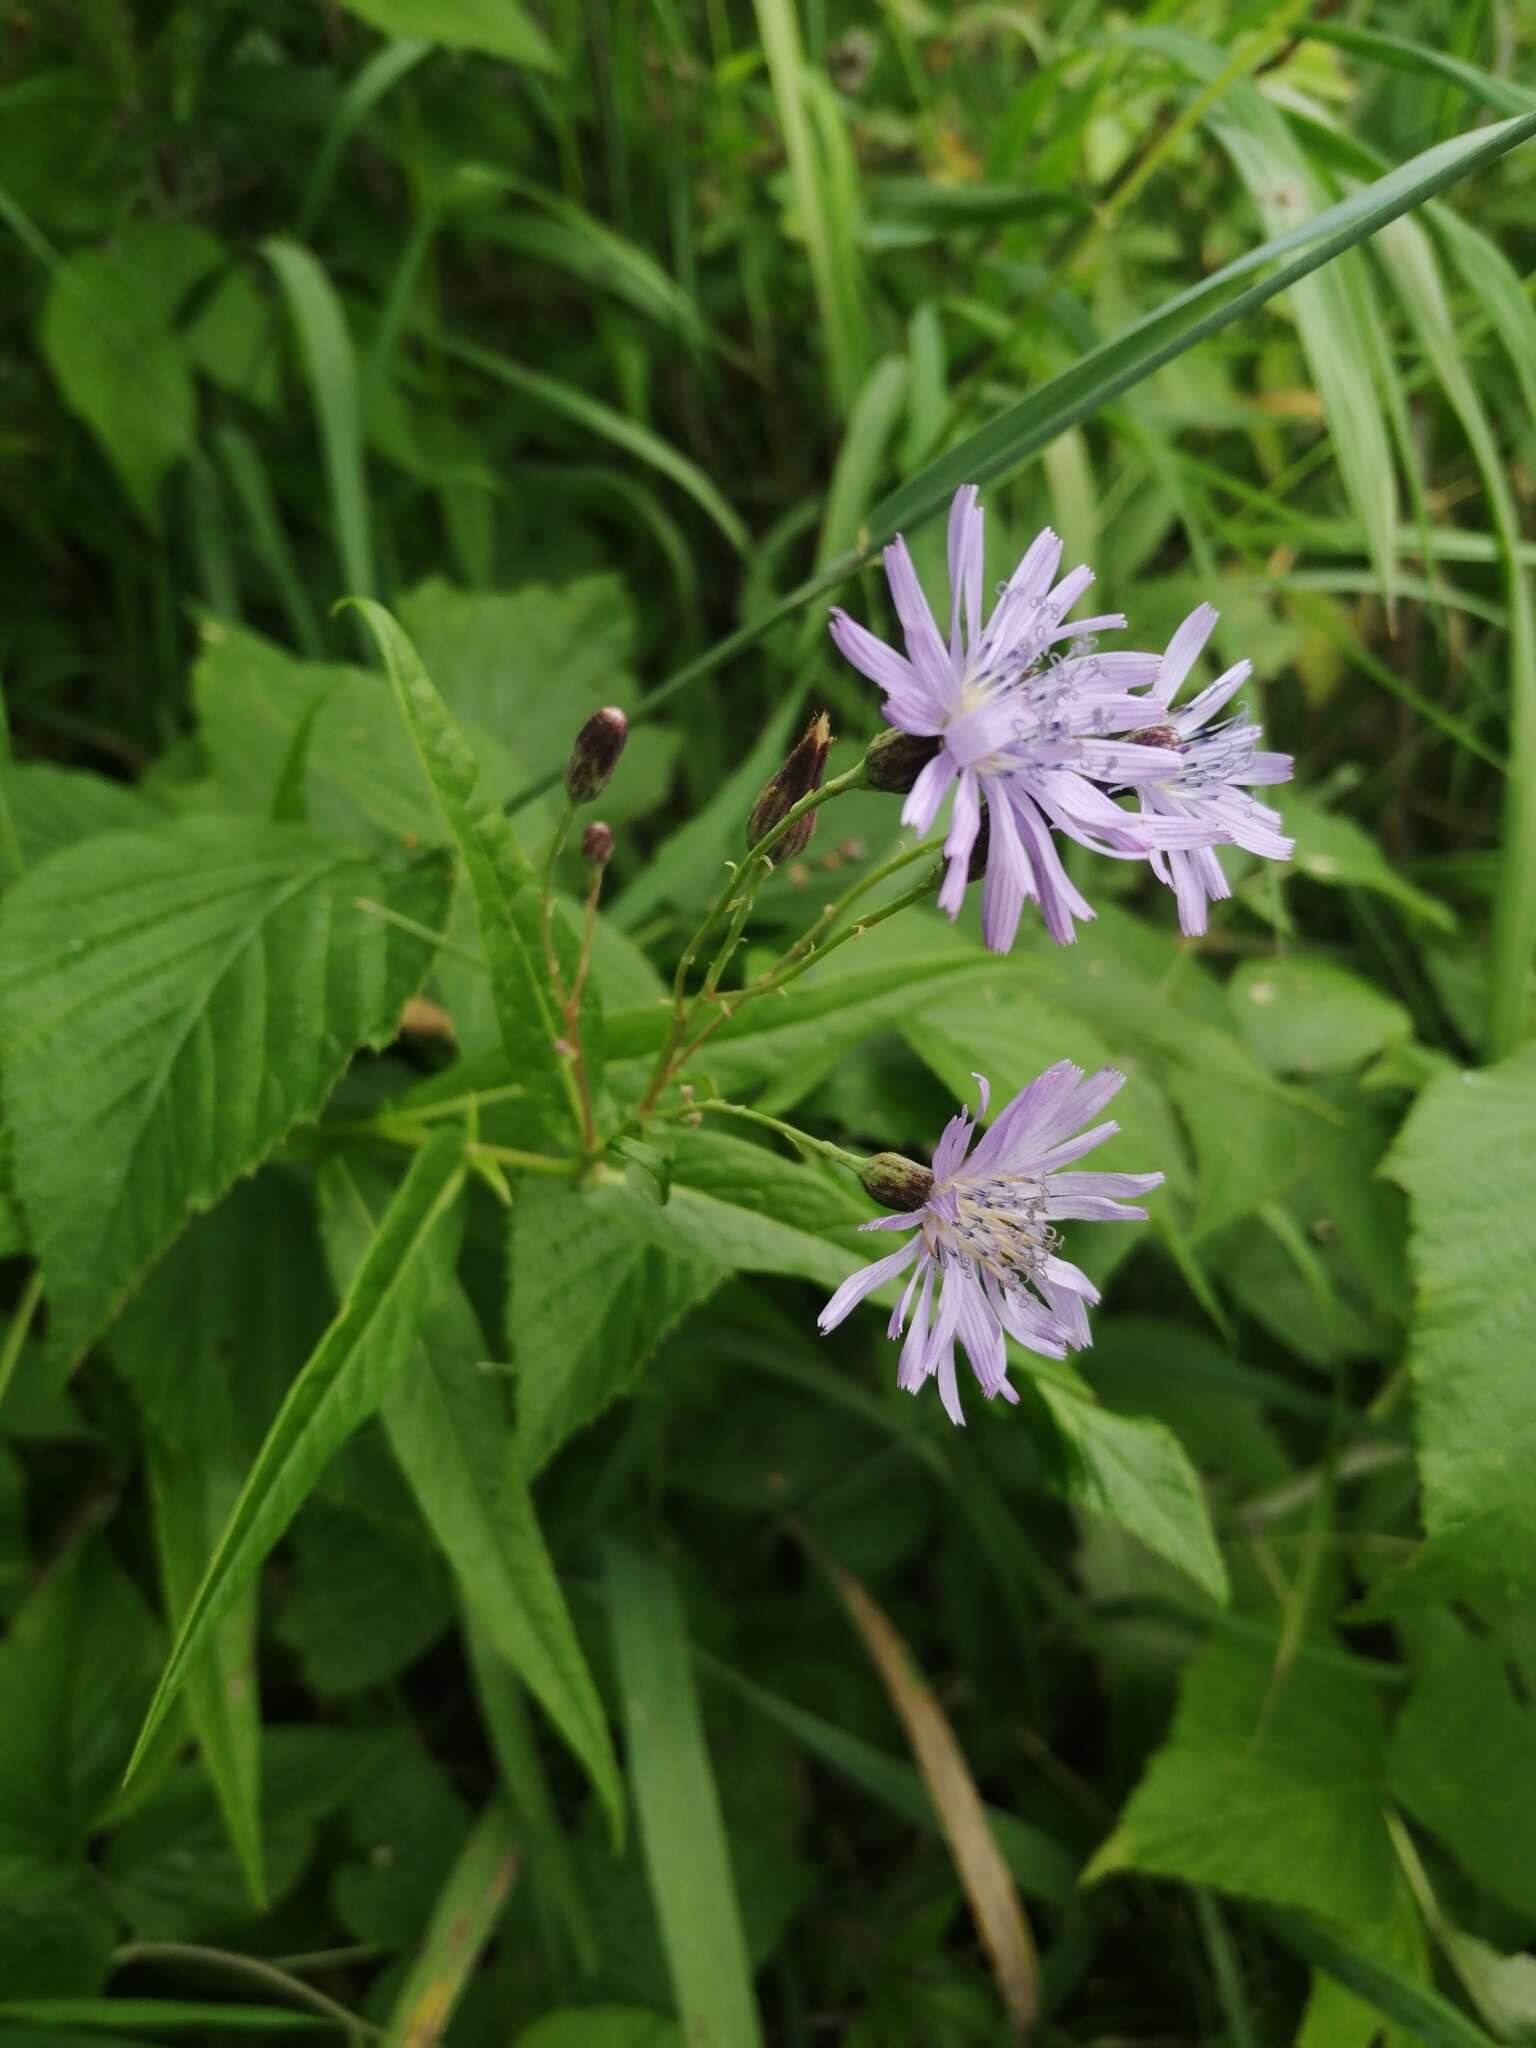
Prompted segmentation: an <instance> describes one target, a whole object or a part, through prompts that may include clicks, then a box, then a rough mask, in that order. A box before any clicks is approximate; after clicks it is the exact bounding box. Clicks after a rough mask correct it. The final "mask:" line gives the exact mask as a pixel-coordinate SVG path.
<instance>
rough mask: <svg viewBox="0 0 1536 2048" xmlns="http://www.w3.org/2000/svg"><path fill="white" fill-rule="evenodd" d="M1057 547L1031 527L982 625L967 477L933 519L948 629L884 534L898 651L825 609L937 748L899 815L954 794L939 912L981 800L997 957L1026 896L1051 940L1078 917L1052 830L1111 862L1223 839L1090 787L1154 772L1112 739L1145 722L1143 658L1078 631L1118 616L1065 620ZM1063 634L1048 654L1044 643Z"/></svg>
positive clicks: (896, 716)
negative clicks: (942, 522) (944, 557)
mask: <svg viewBox="0 0 1536 2048" xmlns="http://www.w3.org/2000/svg"><path fill="white" fill-rule="evenodd" d="M1060 564H1061V541H1060V540H1059V539H1058V537H1057V536H1056V535H1055V534H1054V533H1052V532H1051V530H1050V529H1049V528H1048V527H1047V528H1046V529H1045V530H1044V531H1043V532H1041V533H1039V534H1037V535H1036V537H1035V539H1034V540H1033V541H1032V542H1031V543H1030V546H1029V548H1028V549H1027V551H1026V552H1025V555H1024V559H1023V560H1022V561H1021V562H1020V563H1019V566H1018V567H1017V568H1016V569H1015V570H1014V572H1013V575H1012V576H1011V577H1010V578H1009V580H1008V582H1007V584H1006V585H1005V586H1004V587H1003V590H1002V592H1001V594H1000V595H999V597H998V600H997V603H996V605H995V606H994V607H993V610H992V614H991V617H990V618H989V619H988V620H987V623H986V625H985V626H983V625H982V618H981V589H982V513H981V507H980V504H979V503H978V502H977V490H976V486H975V485H974V484H964V485H962V486H961V488H960V489H959V490H958V491H957V492H956V493H955V498H954V503H953V504H952V506H951V507H950V514H949V580H950V591H951V603H950V621H949V638H948V640H947V641H945V640H944V638H943V637H942V636H941V635H940V632H939V629H938V627H937V626H936V625H935V623H934V619H933V614H932V612H931V611H930V610H929V608H928V600H927V598H926V597H924V595H923V591H922V586H921V585H920V584H919V582H918V580H917V572H916V570H915V569H914V568H913V566H912V558H911V556H910V555H909V553H908V552H907V544H906V542H905V541H904V540H903V539H902V538H901V537H900V535H898V536H897V538H896V539H895V540H894V541H893V542H892V543H891V545H890V546H889V547H888V548H887V549H886V551H885V573H886V578H887V580H888V582H889V583H890V587H891V597H892V600H893V602H894V604H895V607H896V615H897V617H898V618H899V620H900V621H901V626H902V631H903V634H904V636H905V641H906V650H907V651H906V653H905V654H904V655H903V654H898V653H897V652H896V650H895V649H894V648H892V647H888V646H886V644H885V642H884V641H882V640H877V639H876V638H875V636H874V635H873V634H872V633H870V632H868V631H866V629H865V628H864V627H863V626H860V625H858V624H857V623H856V622H855V621H854V620H852V619H850V618H849V617H848V615H847V613H846V612H843V611H839V610H834V611H833V613H832V621H831V626H832V638H833V640H834V641H835V642H836V644H837V647H838V649H839V651H840V652H841V653H842V654H843V655H845V656H846V658H847V659H848V660H849V661H851V662H852V663H853V665H854V667H855V668H857V669H858V670H860V671H861V673H862V674H864V675H866V676H868V677H869V678H870V679H871V681H873V682H876V683H878V684H879V685H880V686H881V688H882V689H883V690H884V691H885V702H884V706H883V709H884V713H885V716H886V718H887V719H888V720H889V722H890V723H891V724H892V725H894V726H897V727H899V728H900V729H901V730H902V731H904V732H909V733H916V734H919V735H921V736H924V737H928V738H937V739H939V740H940V742H941V745H940V748H939V751H938V753H937V754H936V755H935V756H934V758H933V759H932V760H931V761H930V762H929V763H928V765H927V767H926V768H924V769H923V771H922V773H921V774H920V775H919V776H918V778H917V780H916V782H915V783H914V784H913V786H912V789H911V792H910V794H909V795H908V797H907V800H906V804H905V807H904V808H903V810H902V814H901V816H902V823H903V824H905V825H911V826H914V827H915V828H916V829H917V830H918V831H919V832H926V831H927V830H928V828H929V827H930V826H931V825H932V823H933V821H934V819H935V818H936V817H937V816H938V813H939V809H940V807H941V806H942V804H943V802H944V799H945V798H946V796H948V795H949V794H950V791H951V790H953V792H954V804H953V808H952V810H951V813H950V823H949V833H948V836H947V837H946V839H945V842H944V852H945V854H946V856H947V858H948V862H949V867H948V872H947V873H946V875H945V879H944V884H943V887H942V888H941V889H940V891H939V904H940V907H941V908H942V909H944V910H947V911H948V912H949V915H950V916H951V917H955V916H957V915H958V913H959V910H960V906H961V903H962V902H963V900H964V897H965V885H966V880H967V872H968V869H969V865H970V857H971V849H972V847H973V846H974V845H975V842H976V835H977V832H978V830H979V828H980V822H981V803H982V799H983V798H985V799H986V803H987V807H988V811H989V814H990V817H991V845H990V850H989V852H988V857H987V875H986V882H985V885H984V887H983V890H982V903H981V917H982V933H983V936H984V937H985V939H986V942H987V944H988V945H989V946H990V947H991V948H992V950H993V951H994V952H997V953H1006V952H1007V950H1008V948H1009V947H1010V946H1011V945H1012V944H1013V941H1014V936H1015V934H1016V933H1017V931H1018V927H1019V918H1020V916H1021V914H1022V911H1023V907H1024V904H1025V902H1026V901H1030V902H1038V903H1039V905H1040V908H1041V912H1042V914H1043V916H1044V918H1045V924H1046V929H1047V930H1048V931H1049V932H1050V934H1051V936H1052V938H1053V939H1056V940H1057V941H1058V942H1060V943H1065V942H1067V941H1069V940H1070V939H1072V938H1073V937H1074V936H1075V930H1076V927H1075V922H1074V920H1077V919H1088V918H1091V917H1092V916H1093V911H1092V910H1091V909H1090V908H1089V906H1088V904H1087V903H1086V902H1085V901H1084V899H1083V897H1082V896H1081V895H1080V894H1079V892H1078V890H1077V889H1076V888H1075V887H1074V886H1073V884H1072V883H1071V881H1070V880H1069V879H1068V877H1067V873H1066V870H1065V868H1064V867H1063V866H1062V862H1061V856H1060V854H1059V852H1058V851H1057V847H1056V842H1055V840H1054V838H1053V836H1052V834H1053V832H1062V833H1065V835H1066V836H1067V837H1068V838H1069V839H1075V840H1077V841H1078V843H1079V844H1080V845H1083V846H1087V847H1091V848H1092V849H1093V850H1094V851H1095V852H1098V853H1104V854H1108V855H1110V856H1112V857H1114V858H1116V859H1121V860H1143V859H1146V858H1147V857H1148V855H1150V854H1151V853H1152V852H1153V851H1154V849H1166V850H1170V851H1171V850H1173V849H1176V848H1178V849H1182V848H1189V847H1195V846H1205V845H1208V844H1209V842H1210V839H1211V837H1212V836H1213V834H1214V836H1216V837H1224V836H1226V835H1225V834H1223V833H1221V832H1220V831H1219V830H1217V828H1215V827H1214V826H1213V825H1211V824H1210V823H1209V821H1207V820H1204V819H1201V820H1199V821H1191V820H1190V819H1189V818H1187V817H1183V816H1180V815H1179V814H1177V813H1174V812H1165V811H1163V810H1161V809H1160V808H1153V807H1148V806H1144V807H1143V810H1142V812H1141V814H1140V815H1138V814H1137V813H1135V812H1133V811H1127V810H1122V809H1121V808H1120V806H1119V805H1118V804H1116V803H1114V802H1113V801H1112V800H1111V798H1110V796H1109V795H1108V793H1107V791H1106V790H1105V789H1104V788H1102V787H1100V786H1099V785H1100V784H1104V783H1109V784H1112V785H1118V786H1121V787H1124V786H1126V785H1129V784H1132V783H1135V782H1137V781H1139V779H1140V777H1141V776H1143V775H1154V774H1156V773H1157V772H1158V769H1159V762H1158V760H1157V758H1156V755H1155V752H1154V750H1153V749H1151V748H1148V747H1146V746H1142V745H1139V744H1137V743H1135V742H1129V741H1126V740H1123V739H1115V738H1113V737H1111V735H1113V734H1116V733H1121V732H1125V731H1126V730H1128V729H1129V728H1130V727H1132V726H1137V725H1144V724H1145V723H1146V722H1147V721H1146V704H1145V699H1144V698H1141V697H1137V696H1133V695H1132V694H1131V692H1132V691H1133V690H1144V689H1146V688H1147V686H1148V685H1150V684H1152V683H1153V682H1155V680H1156V678H1157V675H1158V669H1159V663H1158V659H1157V657H1156V656H1155V655H1152V654H1139V653H1134V652H1130V651H1125V652H1108V653H1101V652H1100V651H1099V650H1098V648H1097V647H1096V645H1095V643H1094V640H1093V636H1094V635H1095V634H1096V633H1098V632H1099V631H1101V630H1103V629H1106V628H1110V627H1119V626H1123V625H1124V624H1125V620H1124V618H1123V617H1122V616H1121V615H1120V614H1119V613H1118V612H1116V613H1106V614H1105V615H1103V616H1102V617H1099V618H1089V619H1079V620H1077V621H1076V622H1075V623H1073V624H1070V625H1068V624H1065V623H1064V621H1065V619H1066V615H1067V613H1068V612H1069V611H1070V610H1071V609H1072V607H1073V606H1074V605H1075V604H1076V603H1077V601H1078V599H1079V598H1080V597H1081V596H1082V595H1083V593H1084V591H1085V590H1087V588H1088V586H1089V584H1090V583H1092V581H1093V573H1092V571H1091V570H1089V569H1086V568H1078V569H1073V570H1071V571H1070V572H1069V573H1068V574H1067V575H1066V576H1063V577H1062V578H1061V579H1060V581H1059V582H1058V581H1057V580H1056V572H1057V570H1058V568H1059V567H1060ZM1062 641H1066V642H1068V643H1069V645H1068V647H1067V649H1066V651H1065V652H1064V653H1060V652H1057V651H1056V650H1057V649H1058V647H1059V643H1061V642H1062Z"/></svg>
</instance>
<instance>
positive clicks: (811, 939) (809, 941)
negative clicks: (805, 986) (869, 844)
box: [771, 839, 943, 973]
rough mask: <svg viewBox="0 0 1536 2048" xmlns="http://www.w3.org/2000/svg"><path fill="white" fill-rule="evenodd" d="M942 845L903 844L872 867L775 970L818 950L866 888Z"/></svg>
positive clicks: (935, 842)
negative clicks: (829, 930) (818, 943)
mask: <svg viewBox="0 0 1536 2048" xmlns="http://www.w3.org/2000/svg"><path fill="white" fill-rule="evenodd" d="M942 844H943V841H942V840H940V839H925V840H920V841H919V842H918V844H917V845H916V846H905V847H903V848H902V849H901V851H900V852H899V853H893V854H892V855H891V857H890V859H889V860H886V861H882V862H881V864H880V866H879V867H877V868H872V869H871V870H870V872H869V873H868V874H867V875H861V876H860V877H859V879H858V880H857V881H856V882H853V883H851V884H850V886H849V887H848V888H846V889H845V890H844V891H843V893H842V895H841V896H839V897H838V898H837V900H836V902H835V903H829V904H828V905H827V907H826V909H825V910H823V911H822V913H821V915H820V916H819V917H818V918H817V919H816V921H815V923H814V924H812V925H810V926H808V927H807V929H806V930H805V931H803V932H802V933H801V934H800V936H799V938H798V939H796V941H795V943H794V944H793V945H792V946H791V947H790V949H789V951H788V952H787V953H785V954H783V955H782V957H781V958H780V959H778V960H776V961H775V962H774V964H773V968H772V970H771V972H773V973H777V972H778V970H779V968H781V967H785V966H787V965H788V964H789V962H790V961H792V960H798V959H799V958H800V956H801V955H802V954H803V953H811V952H814V951H815V949H816V941H817V939H818V938H819V937H820V936H821V934H822V933H823V932H824V931H826V930H827V928H828V927H829V926H830V925H834V924H836V922H837V920H838V919H839V918H840V917H841V916H842V914H843V912H844V911H845V910H846V909H847V908H848V907H849V905H850V904H852V903H855V902H857V901H858V899H859V897H860V896H862V895H864V894H865V893H866V891H868V890H870V889H873V888H875V887H877V886H878V884H879V883H881V882H883V881H886V880H887V879H888V878H889V877H890V876H891V875H895V874H899V873H900V872H901V870H902V869H903V868H905V867H910V866H911V864H912V862H913V861H915V860H921V859H922V858H923V856H924V855H925V854H930V853H932V854H936V853H937V852H938V850H939V848H940V846H941V845H942Z"/></svg>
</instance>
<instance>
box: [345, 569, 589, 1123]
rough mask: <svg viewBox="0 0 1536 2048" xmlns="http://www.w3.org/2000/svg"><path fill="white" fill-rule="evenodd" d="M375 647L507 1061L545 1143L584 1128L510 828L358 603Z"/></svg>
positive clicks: (463, 749) (417, 678) (385, 624)
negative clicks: (541, 1124) (417, 762)
mask: <svg viewBox="0 0 1536 2048" xmlns="http://www.w3.org/2000/svg"><path fill="white" fill-rule="evenodd" d="M355 602H356V605H357V608H358V610H359V611H361V612H362V614H363V617H364V619H365V620H366V621H367V623H368V626H369V629H370V630H371V632H372V633H373V636H374V638H375V640H376V641H377V642H378V646H379V652H380V653H381V654H382V655H383V657H384V666H385V668H386V669H387V670H388V672H389V679H390V682H391V683H392V684H393V685H394V691H395V699H396V702H397V703H398V705H399V707H400V713H401V716H402V717H403V719H404V720H405V723H406V727H407V729H408V730H409V732H410V735H411V738H412V740H413V742H414V743H415V747H416V751H417V753H418V755H419V756H420V759H421V765H422V767H423V768H424V769H425V770H426V775H427V780H428V781H429V782H430V783H431V785H432V793H433V795H434V796H435V797H436V799H437V802H438V807H439V809H440V810H441V811H442V814H443V817H444V819H445V821H446V823H447V825H448V829H449V831H450V833H451V834H452V836H453V841H454V844H455V845H456V846H457V848H458V850H459V854H460V856H461V858H462V859H463V861H464V865H465V868H466V870H467V872H468V875H469V884H470V889H471V891H472V893H473V895H474V902H475V916H476V920H477V922H478V924H479V927H480V943H481V946H482V947H483V949H484V952H485V961H486V967H487V969H488V971H489V973H490V977H491V986H492V989H493V990H494V992H495V996H496V1015H497V1022H498V1024H499V1026H500V1029H501V1038H502V1045H503V1046H504V1048H505V1050H506V1054H507V1059H508V1061H509V1063H510V1064H511V1067H512V1069H513V1071H514V1072H515V1073H516V1074H517V1076H518V1078H519V1080H521V1081H524V1082H525V1083H526V1085H527V1087H528V1091H529V1095H530V1098H531V1100H532V1101H533V1102H534V1104H535V1106H536V1107H537V1108H538V1110H539V1112H540V1114H541V1116H542V1117H543V1119H544V1121H545V1123H546V1126H547V1127H548V1129H549V1131H550V1134H551V1135H552V1136H558V1137H568V1136H570V1135H572V1134H573V1133H575V1132H577V1131H579V1129H580V1127H581V1118H580V1108H579V1105H578V1103H577V1100H576V1095H575V1089H574V1085H573V1083H572V1079H571V1073H570V1067H569V1064H568V1062H566V1061H565V1060H563V1059H562V1058H561V1057H560V1055H559V1054H558V1053H557V1052H556V1051H555V1042H556V1040H557V1039H558V1038H559V1036H560V1031H559V1026H558V1021H557V1006H556V1004H555V1000H554V996H553V993H552V992H551V990H550V988H549V985H548V975H547V972H546V970H545V966H544V961H543V958H542V956H541V952H540V949H539V943H538V885H537V883H536V882H535V880H534V876H533V870H532V868H531V867H530V866H529V864H528V860H527V857H526V856H525V854H524V853H523V851H522V849H521V847H520V846H519V845H518V843H517V840H516V838H515V837H514V835H513V832H512V828H511V826H510V825H509V824H508V822H507V820H506V818H505V817H504V816H503V815H502V813H501V812H500V810H499V809H498V808H496V806H495V805H494V804H488V803H487V801H486V798H485V796H484V794H483V792H482V790H481V787H480V772H479V768H478V766H477V764H476V761H475V758H474V755H473V754H472V753H471V751H470V749H469V747H468V745H467V744H466V742H465V739H464V735H463V734H462V733H461V732H460V730H459V728H458V726H457V725H456V724H455V722H454V719H453V717H452V714H451V713H450V712H449V710H448V707H447V706H446V704H444V702H443V700H442V698H441V697H440V696H439V695H438V693H437V691H436V690H435V689H434V687H433V685H432V683H431V682H430V680H429V679H428V676H427V673H426V670H425V669H424V668H423V667H422V665H421V661H420V658H419V657H418V655H417V653H416V650H415V648H414V647H413V646H412V645H411V643H410V641H409V640H408V639H407V638H406V637H405V634H404V633H403V632H402V631H401V630H400V627H399V626H398V625H397V624H396V622H395V620H394V619H393V618H392V617H391V616H390V614H389V613H388V612H387V611H385V609H384V607H383V606H382V605H377V604H373V603H371V602H370V601H369V600H367V599H364V598H359V599H357V600H355Z"/></svg>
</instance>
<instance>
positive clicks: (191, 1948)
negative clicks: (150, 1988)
mask: <svg viewBox="0 0 1536 2048" xmlns="http://www.w3.org/2000/svg"><path fill="white" fill-rule="evenodd" d="M130 1963H167V1964H176V1963H188V1964H191V1965H192V1966H193V1967H194V1968H196V1969H215V1970H225V1971H227V1972H228V1973H229V1974H230V1975H231V1976H236V1977H244V1978H245V1979H246V1980H247V1981H248V1982H249V1983H252V1984H261V1985H264V1986H265V1987H266V1989H267V1990H268V1991H273V1992H276V1993H277V1994H278V1996H279V1997H281V1998H285V1999H287V2001H288V2003H289V2004H290V2005H297V2006H303V2007H305V2008H306V2009H307V2010H308V2011H310V2012H315V2013H322V2014H323V2015H324V2016H325V2018H326V2019H328V2020H332V2021H334V2022H335V2024H336V2025H337V2026H338V2027H341V2028H342V2029H343V2030H344V2031H345V2033H346V2035H347V2038H348V2039H349V2040H352V2041H357V2040H361V2039H363V2038H364V2037H368V2036H374V2035H377V2034H379V2033H380V2032H381V2031H382V2029H380V2028H379V2027H376V2026H375V2025H374V2024H373V2022H372V2021H371V2020H364V2019H359V2018H358V2016H357V2014H356V2013H353V2012H348V2010H347V2008H346V2007H345V2006H344V2005H338V2004H337V2002H336V2000H335V1999H334V1998H327V1996H326V1995H325V1993H324V1992H323V1991H317V1990H316V1989H315V1987H314V1985H313V1984H306V1983H305V1982H304V1981H303V1979H302V1978H299V1977H291V1976H290V1975H289V1974H288V1972H287V1971H286V1970H280V1969H278V1967H277V1966H276V1964H275V1963H266V1962H262V1961H261V1960H260V1958H259V1957H257V1956H242V1955H237V1954H236V1953H235V1952H234V1951H233V1950H231V1949H223V1948H204V1947H202V1946H201V1945H199V1944H196V1943H193V1942H190V1941H130V1942H127V1943H125V1944H124V1946H123V1947H122V1948H120V1949H117V1950H115V1951H114V1952H113V1956H112V1967H113V1968H114V1969H116V1970H121V1969H126V1968H127V1966H128V1965H129V1964H130Z"/></svg>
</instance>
